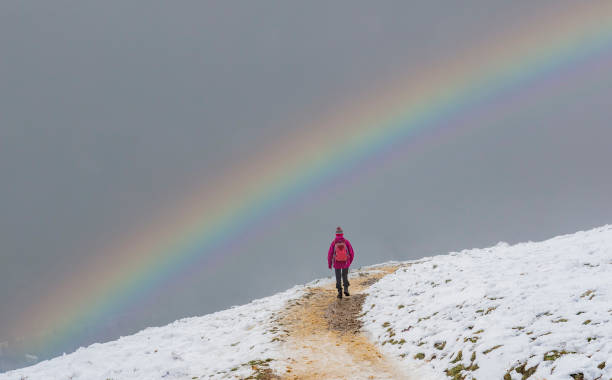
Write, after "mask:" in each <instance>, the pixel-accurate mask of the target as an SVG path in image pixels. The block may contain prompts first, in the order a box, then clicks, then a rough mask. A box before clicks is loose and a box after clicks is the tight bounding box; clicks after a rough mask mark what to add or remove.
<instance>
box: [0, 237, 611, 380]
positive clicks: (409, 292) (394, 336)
mask: <svg viewBox="0 0 612 380" xmlns="http://www.w3.org/2000/svg"><path fill="white" fill-rule="evenodd" d="M350 279H351V283H352V286H351V288H352V290H353V291H352V293H353V295H352V296H351V297H349V298H344V299H342V300H337V299H336V298H335V289H334V283H333V281H332V280H331V279H329V278H328V279H321V280H316V281H313V282H311V283H309V284H306V285H301V286H295V287H294V288H292V289H289V290H287V291H286V292H283V293H279V294H277V295H274V296H271V297H267V298H263V299H260V300H256V301H253V302H251V303H249V304H247V305H243V306H239V307H233V308H231V309H228V310H224V311H221V312H217V313H214V314H209V315H206V316H203V317H197V318H187V319H182V320H179V321H176V322H174V323H172V324H169V325H167V326H164V327H157V328H148V329H145V330H143V331H141V332H139V333H137V334H134V335H132V336H129V337H123V338H121V339H119V340H116V341H114V342H109V343H104V344H94V345H92V346H90V347H87V348H81V349H79V350H77V351H76V352H75V353H72V354H70V355H64V356H62V357H59V358H55V359H52V360H48V361H45V362H41V363H39V364H37V365H35V366H32V367H28V368H24V369H20V370H16V371H11V372H7V373H5V374H0V380H8V379H10V380H25V379H27V380H38V379H42V380H46V379H74V380H78V379H87V380H89V379H101V380H107V379H111V380H120V379H134V380H140V379H249V378H251V379H304V378H307V379H308V378H312V379H315V378H344V379H362V378H363V379H370V378H381V379H388V378H393V379H402V378H405V379H430V380H434V379H436V380H437V379H443V378H452V379H457V380H459V379H476V378H477V379H480V380H483V379H485V380H488V379H505V380H507V379H526V378H529V379H546V380H555V379H572V378H574V379H603V380H609V379H611V378H612V226H604V227H600V228H597V229H594V230H591V231H587V232H579V233H576V234H573V235H566V236H560V237H557V238H553V239H550V240H547V241H544V242H539V243H523V244H518V245H515V246H508V245H507V244H504V243H500V244H498V245H497V246H495V247H491V248H487V249H474V250H467V251H462V252H455V253H450V254H448V255H441V256H435V257H429V258H423V259H420V260H416V261H408V262H402V263H398V262H389V263H385V264H380V265H376V266H371V267H368V268H363V269H358V270H353V271H352V273H351V277H350ZM362 303H363V304H362Z"/></svg>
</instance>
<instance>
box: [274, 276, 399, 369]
mask: <svg viewBox="0 0 612 380" xmlns="http://www.w3.org/2000/svg"><path fill="white" fill-rule="evenodd" d="M397 269H398V267H397V266H388V267H379V268H376V270H370V271H368V272H357V273H356V276H355V275H354V276H353V278H351V279H350V283H351V285H350V291H351V296H349V297H344V298H343V299H337V298H336V294H337V293H336V289H335V284H330V285H327V286H323V287H312V288H309V289H308V292H307V293H306V294H305V295H304V296H302V297H301V298H300V299H298V300H296V301H293V302H292V303H291V304H290V305H289V307H288V310H287V312H286V313H285V314H284V315H283V316H282V317H281V318H280V319H279V328H280V329H281V330H282V331H284V332H285V335H283V337H282V340H283V341H284V346H285V349H286V352H287V353H288V357H287V370H286V371H287V372H286V373H284V374H281V377H280V378H281V379H285V380H297V379H410V377H409V376H408V375H407V374H406V373H405V372H406V371H405V369H404V370H402V369H401V368H400V366H399V365H398V363H396V362H395V361H394V360H392V359H390V358H387V357H385V356H384V355H383V354H382V353H381V352H380V351H379V350H378V349H377V348H376V346H375V345H374V344H373V343H371V342H370V340H369V339H368V338H367V337H366V336H364V335H363V334H362V333H361V331H360V329H361V321H360V320H359V319H358V316H359V314H361V305H362V304H363V301H364V299H365V296H366V294H365V293H364V291H365V290H367V288H368V287H369V286H370V285H372V284H373V283H374V282H376V281H378V280H379V279H380V278H382V277H384V276H386V275H387V274H389V273H393V272H395V270H397Z"/></svg>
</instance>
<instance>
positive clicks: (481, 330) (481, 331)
mask: <svg viewBox="0 0 612 380" xmlns="http://www.w3.org/2000/svg"><path fill="white" fill-rule="evenodd" d="M483 332H484V330H483V329H480V330H478V331H476V332H474V334H480V333H483Z"/></svg>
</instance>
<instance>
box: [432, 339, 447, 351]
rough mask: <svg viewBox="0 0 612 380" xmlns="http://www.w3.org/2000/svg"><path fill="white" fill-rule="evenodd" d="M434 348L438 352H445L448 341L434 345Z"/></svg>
mask: <svg viewBox="0 0 612 380" xmlns="http://www.w3.org/2000/svg"><path fill="white" fill-rule="evenodd" d="M434 347H435V348H437V349H438V350H443V349H444V347H446V341H444V342H437V343H434Z"/></svg>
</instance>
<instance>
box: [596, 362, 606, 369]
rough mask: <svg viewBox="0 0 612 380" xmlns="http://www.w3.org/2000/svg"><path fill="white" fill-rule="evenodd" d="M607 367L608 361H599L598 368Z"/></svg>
mask: <svg viewBox="0 0 612 380" xmlns="http://www.w3.org/2000/svg"><path fill="white" fill-rule="evenodd" d="M605 367H606V362H601V363H599V365H598V366H597V368H599V369H604V368H605Z"/></svg>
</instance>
